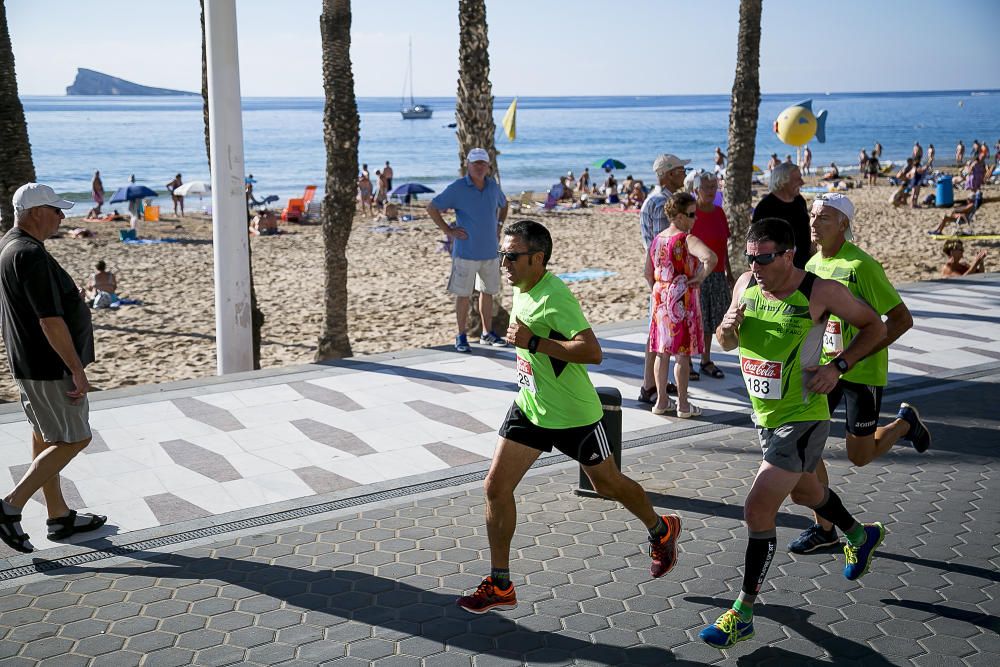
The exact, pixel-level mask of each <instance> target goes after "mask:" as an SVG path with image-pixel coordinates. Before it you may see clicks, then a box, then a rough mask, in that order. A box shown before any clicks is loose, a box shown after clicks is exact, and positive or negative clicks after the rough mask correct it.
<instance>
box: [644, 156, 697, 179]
mask: <svg viewBox="0 0 1000 667" xmlns="http://www.w3.org/2000/svg"><path fill="white" fill-rule="evenodd" d="M689 162H691V160H682V159H680V158H679V157H677V156H676V155H671V154H670V153H664V154H663V155H661V156H660V157H658V158H656V161H655V162H653V172H654V173H655V174H656V175H657V176H659V175H660V174H665V173H666V172H668V171H670V170H672V169H676V168H677V167H683V166H684V165H686V164H688V163H689Z"/></svg>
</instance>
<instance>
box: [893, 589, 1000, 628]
mask: <svg viewBox="0 0 1000 667" xmlns="http://www.w3.org/2000/svg"><path fill="white" fill-rule="evenodd" d="M881 602H882V604H884V605H887V606H895V607H906V608H907V609H916V610H917V611H924V612H927V613H928V614H934V615H936V616H942V617H944V618H950V619H952V620H955V621H963V622H965V623H970V624H972V625H978V626H979V627H981V628H982V629H984V630H989V631H991V632H995V633H997V634H1000V618H997V617H996V616H990V615H989V614H983V613H976V612H973V611H966V610H965V609H956V608H955V607H948V606H946V605H943V604H932V603H930V602H914V601H912V600H893V599H889V598H883V599H882V600H881Z"/></svg>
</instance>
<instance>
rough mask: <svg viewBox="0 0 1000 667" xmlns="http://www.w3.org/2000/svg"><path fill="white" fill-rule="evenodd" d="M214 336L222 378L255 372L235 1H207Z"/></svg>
mask: <svg viewBox="0 0 1000 667" xmlns="http://www.w3.org/2000/svg"><path fill="white" fill-rule="evenodd" d="M205 41H206V44H205V48H206V53H207V58H208V114H209V125H208V134H209V143H210V146H211V154H212V158H211V159H212V229H213V236H214V241H215V338H216V341H215V342H216V357H217V366H218V373H219V375H225V374H226V373H237V372H239V371H249V370H253V343H252V339H251V312H250V259H249V252H248V248H247V244H248V243H249V240H248V238H247V236H248V235H247V203H246V202H247V200H246V193H245V190H244V183H243V174H244V173H245V172H244V169H243V120H242V117H241V107H240V63H239V51H238V49H237V42H236V2H235V0H206V2H205Z"/></svg>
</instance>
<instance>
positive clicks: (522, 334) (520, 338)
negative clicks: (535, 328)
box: [507, 319, 603, 364]
mask: <svg viewBox="0 0 1000 667" xmlns="http://www.w3.org/2000/svg"><path fill="white" fill-rule="evenodd" d="M507 342H508V343H510V344H511V345H513V346H515V347H520V348H522V349H525V350H527V351H528V352H530V353H532V354H545V355H548V356H550V357H552V358H553V359H560V360H562V361H568V362H570V363H573V364H599V363H601V359H602V358H603V353H602V352H601V343H600V341H598V340H597V336H595V335H594V330H593V329H584V330H583V331H581V332H579V333H578V334H576V335H575V336H573V338H571V339H569V340H556V339H555V338H544V337H542V336H536V335H535V334H534V333H532V331H531V329H529V328H528V326H527V325H526V324H524V323H523V322H521V320H518V319H513V320H511V322H510V326H508V327H507Z"/></svg>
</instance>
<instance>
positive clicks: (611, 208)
mask: <svg viewBox="0 0 1000 667" xmlns="http://www.w3.org/2000/svg"><path fill="white" fill-rule="evenodd" d="M597 210H598V211H600V212H601V213H639V212H640V211H641V209H638V208H626V209H620V208H616V207H614V206H602V207H601V208H599V209H597Z"/></svg>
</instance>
